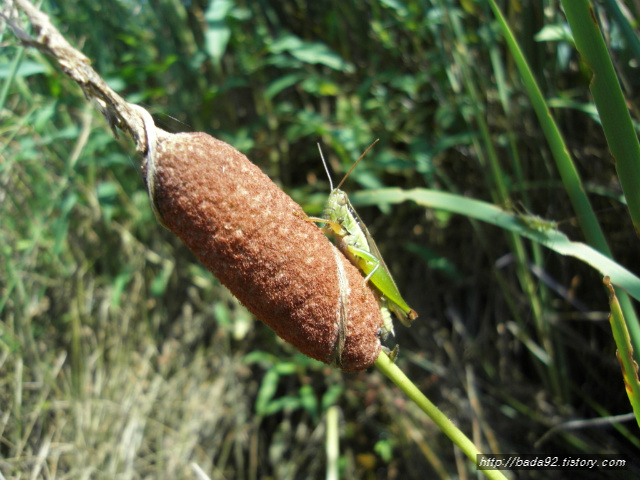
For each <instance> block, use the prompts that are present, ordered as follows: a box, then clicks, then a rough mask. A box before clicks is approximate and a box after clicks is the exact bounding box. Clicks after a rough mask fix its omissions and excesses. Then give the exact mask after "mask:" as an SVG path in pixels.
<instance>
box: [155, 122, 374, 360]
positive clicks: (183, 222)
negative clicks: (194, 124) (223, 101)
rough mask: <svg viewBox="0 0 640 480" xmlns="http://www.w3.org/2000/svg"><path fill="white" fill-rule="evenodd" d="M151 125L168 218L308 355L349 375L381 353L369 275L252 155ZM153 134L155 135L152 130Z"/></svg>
mask: <svg viewBox="0 0 640 480" xmlns="http://www.w3.org/2000/svg"><path fill="white" fill-rule="evenodd" d="M154 128H155V127H153V126H152V125H146V129H147V137H148V140H149V142H150V143H151V142H153V141H154V136H155V135H157V144H155V145H153V146H151V145H150V146H149V148H148V154H147V157H146V162H145V169H146V180H147V188H148V191H149V195H150V197H151V200H152V203H153V208H154V211H155V212H156V214H157V215H158V217H159V219H160V220H161V222H162V223H163V224H164V225H165V226H166V227H167V228H168V229H169V230H171V231H172V232H173V233H175V234H176V235H178V236H179V237H180V238H181V239H182V241H183V242H184V243H185V244H186V245H187V246H188V247H189V248H190V249H191V251H192V252H193V253H194V254H195V255H196V256H197V257H198V259H199V260H200V261H201V262H202V263H203V264H204V265H205V266H206V267H207V268H208V269H209V270H210V271H211V272H212V273H213V274H214V275H215V276H216V277H217V278H218V279H219V280H220V282H221V283H222V284H224V285H225V286H226V287H227V288H229V290H230V291H231V292H232V293H233V294H234V295H235V296H236V297H237V298H238V299H239V300H240V301H241V302H242V303H243V304H244V305H245V306H246V307H247V308H248V309H249V311H250V312H251V313H253V314H254V315H255V316H256V317H257V318H258V319H260V320H262V321H263V322H264V323H265V324H267V325H268V326H269V327H271V328H272V329H273V330H274V331H275V332H276V333H277V334H278V335H279V336H280V337H281V338H283V339H284V340H286V341H287V342H289V343H291V344H292V345H294V346H295V347H296V348H297V349H299V350H300V351H301V352H302V353H304V354H306V355H308V356H310V357H312V358H315V359H317V360H320V361H322V362H325V363H328V364H332V365H336V366H339V367H340V368H342V370H344V371H345V372H357V371H360V370H363V369H365V368H367V367H369V366H370V365H371V364H372V363H373V362H374V361H375V360H376V358H377V357H378V354H379V352H380V338H379V335H380V328H381V325H382V317H381V314H380V309H379V307H378V304H377V302H376V299H375V298H374V295H373V294H372V292H371V291H370V290H369V289H368V288H367V289H366V290H365V291H364V292H363V289H362V275H361V274H360V272H359V271H358V270H357V269H356V268H355V267H354V266H353V265H352V264H351V263H350V262H349V261H348V260H347V259H346V258H345V257H344V256H343V255H342V254H341V253H340V252H339V251H338V250H337V249H336V248H335V247H334V246H333V245H332V244H331V243H330V242H329V241H328V240H327V238H326V237H325V236H324V235H323V234H322V232H321V230H320V229H319V228H318V227H316V226H315V225H312V224H310V223H309V222H307V221H306V220H305V218H306V216H305V214H304V212H303V211H302V209H301V208H300V206H299V205H298V204H296V203H295V202H294V201H293V200H292V199H291V198H290V197H289V196H288V195H287V194H285V193H284V192H283V191H282V190H280V189H279V188H278V187H277V186H276V185H275V184H274V183H273V182H272V181H271V179H269V177H267V176H266V175H265V174H263V173H262V172H261V171H260V169H259V168H258V167H257V166H255V165H254V164H252V163H251V162H250V161H249V160H248V159H247V157H245V156H244V155H243V154H241V153H240V152H238V151H237V150H236V149H235V148H233V147H232V146H230V145H228V144H226V143H224V142H222V141H220V140H217V139H215V138H213V137H211V136H209V135H207V134H204V133H182V134H177V135H173V134H167V133H166V132H162V131H161V130H154ZM150 130H153V132H150Z"/></svg>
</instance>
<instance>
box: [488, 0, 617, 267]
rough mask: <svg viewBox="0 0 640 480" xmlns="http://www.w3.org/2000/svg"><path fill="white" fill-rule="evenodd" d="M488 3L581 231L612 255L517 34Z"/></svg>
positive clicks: (495, 8) (590, 240)
mask: <svg viewBox="0 0 640 480" xmlns="http://www.w3.org/2000/svg"><path fill="white" fill-rule="evenodd" d="M489 5H490V6H491V8H492V9H493V12H494V15H495V16H496V19H497V20H498V23H499V25H500V28H501V29H502V33H503V35H504V37H505V40H506V42H507V45H508V46H509V49H510V51H511V54H512V55H513V59H514V61H515V63H516V66H517V67H518V71H519V72H520V76H521V78H522V81H523V83H524V86H525V88H526V90H527V93H528V94H529V98H530V100H531V105H532V107H533V109H534V110H535V112H536V115H537V116H538V120H539V121H540V127H541V128H542V130H543V132H544V135H545V137H546V139H547V142H549V148H550V149H551V153H552V155H553V158H554V159H555V162H556V166H557V168H558V172H559V173H560V177H561V178H562V182H563V184H564V186H565V188H566V191H567V194H568V195H569V198H570V200H571V204H572V205H573V208H574V210H575V211H576V214H577V217H578V222H579V223H580V226H581V228H582V231H583V232H584V234H585V237H586V238H587V241H588V242H589V244H590V245H593V246H594V247H595V248H597V249H598V250H600V251H601V252H603V253H605V254H607V255H611V251H610V250H609V246H608V245H607V241H606V239H605V237H604V234H603V233H602V229H601V228H600V225H599V224H598V220H597V218H596V215H595V213H594V212H593V209H592V208H591V205H590V203H589V199H588V198H587V195H586V193H585V190H584V187H583V185H582V181H581V180H580V177H579V175H578V171H577V170H576V167H575V165H574V163H573V160H572V159H571V156H570V155H569V151H568V149H567V146H566V144H565V142H564V139H563V138H562V134H561V133H560V129H559V128H558V125H557V124H556V122H555V120H554V119H553V117H552V116H551V112H550V111H549V107H548V106H547V103H546V102H545V99H544V97H543V95H542V92H541V91H540V87H539V86H538V83H537V82H536V79H535V77H534V76H533V73H532V72H531V69H530V68H529V64H528V63H527V60H526V59H525V57H524V55H523V53H522V50H521V49H520V46H519V45H518V43H517V41H516V39H515V36H514V35H513V33H512V32H511V29H510V28H509V25H508V24H507V22H506V20H505V18H504V17H503V15H502V12H501V11H500V9H499V8H498V6H497V5H496V3H495V1H494V0H489Z"/></svg>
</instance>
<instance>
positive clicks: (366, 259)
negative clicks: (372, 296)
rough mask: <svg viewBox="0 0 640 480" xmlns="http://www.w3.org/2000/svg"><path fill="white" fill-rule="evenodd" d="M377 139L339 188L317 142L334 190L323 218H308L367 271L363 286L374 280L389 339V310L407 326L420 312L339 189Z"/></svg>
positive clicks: (385, 335)
mask: <svg viewBox="0 0 640 480" xmlns="http://www.w3.org/2000/svg"><path fill="white" fill-rule="evenodd" d="M377 142H378V140H376V141H375V142H373V143H372V144H371V145H370V146H369V148H367V149H366V150H365V152H364V153H363V154H362V155H361V156H360V158H358V160H356V162H355V163H354V164H353V165H352V167H351V168H350V169H349V171H348V172H347V173H346V175H345V176H344V178H343V179H342V181H341V182H340V183H339V184H338V186H337V187H336V188H333V182H332V181H331V175H330V174H329V168H328V167H327V162H326V161H325V159H324V155H323V154H322V150H321V149H320V145H319V144H318V150H319V151H320V157H321V158H322V163H323V164H324V168H325V170H326V171H327V176H328V177H329V184H330V186H331V193H330V194H329V198H328V199H327V203H326V204H325V207H324V212H323V214H322V218H316V217H308V219H309V221H312V222H317V223H323V224H324V225H323V227H322V230H323V232H324V233H325V234H327V235H334V236H335V237H336V239H337V241H336V243H337V246H338V248H339V249H340V250H341V251H342V253H344V254H345V256H346V257H347V258H348V259H349V260H350V261H351V263H353V264H354V265H355V266H356V267H358V268H359V269H360V271H361V272H362V273H363V274H364V275H365V278H364V287H366V284H367V282H371V284H372V285H373V286H374V287H375V288H374V291H375V293H376V296H377V298H378V302H379V303H380V309H381V312H382V317H383V320H384V323H383V327H382V332H381V333H382V337H383V339H386V337H387V336H388V335H389V333H391V334H392V335H393V334H394V332H393V323H392V321H391V315H390V313H389V310H391V311H392V312H393V313H394V314H395V315H396V317H398V319H399V320H400V321H401V322H402V323H403V324H404V325H406V326H411V322H412V321H413V320H415V319H416V318H418V314H417V313H416V311H415V310H413V309H412V308H411V307H409V305H407V302H405V301H404V299H403V298H402V295H400V292H399V291H398V287H397V286H396V283H395V281H394V280H393V277H392V276H391V272H389V268H388V267H387V265H386V263H384V260H383V258H382V255H380V251H379V250H378V247H377V246H376V242H375V241H374V240H373V237H372V236H371V234H370V233H369V230H367V227H366V225H365V224H364V222H363V221H362V220H361V219H360V217H359V216H358V213H357V212H356V210H355V208H353V205H351V202H350V201H349V197H348V196H347V194H346V193H345V192H344V191H342V190H340V187H341V186H342V184H343V183H344V181H345V180H346V179H347V177H348V176H349V174H350V173H351V172H352V171H353V169H354V168H355V167H356V165H358V163H359V162H360V160H362V159H363V158H364V156H365V155H366V154H367V152H368V151H369V150H371V148H372V147H373V146H374V145H375V144H376V143H377ZM364 287H363V288H364Z"/></svg>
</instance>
